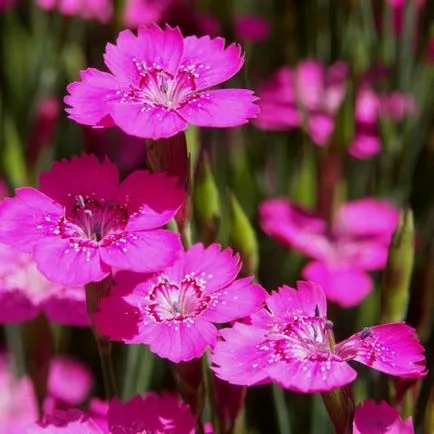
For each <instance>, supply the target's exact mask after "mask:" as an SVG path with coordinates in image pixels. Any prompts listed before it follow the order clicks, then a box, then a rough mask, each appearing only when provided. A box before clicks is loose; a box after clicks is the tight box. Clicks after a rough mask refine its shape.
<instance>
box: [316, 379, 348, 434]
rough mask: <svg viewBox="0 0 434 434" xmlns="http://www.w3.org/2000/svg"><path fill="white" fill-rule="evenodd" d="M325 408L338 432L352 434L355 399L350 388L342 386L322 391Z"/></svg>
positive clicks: (339, 433) (338, 433)
mask: <svg viewBox="0 0 434 434" xmlns="http://www.w3.org/2000/svg"><path fill="white" fill-rule="evenodd" d="M321 397H322V400H323V402H324V405H325V408H326V409H327V412H328V414H329V416H330V419H331V421H332V422H333V426H334V428H335V432H336V433H337V434H351V432H352V429H351V421H352V420H353V415H354V410H355V406H354V401H353V398H352V396H351V392H350V389H348V388H347V387H341V388H339V389H335V390H331V391H330V392H324V393H321Z"/></svg>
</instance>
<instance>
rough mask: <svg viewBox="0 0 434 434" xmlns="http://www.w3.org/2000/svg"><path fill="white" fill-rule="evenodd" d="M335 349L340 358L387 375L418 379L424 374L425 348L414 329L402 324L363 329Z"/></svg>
mask: <svg viewBox="0 0 434 434" xmlns="http://www.w3.org/2000/svg"><path fill="white" fill-rule="evenodd" d="M335 348H336V353H337V354H339V355H340V356H341V357H342V358H344V359H346V360H356V361H358V362H360V363H363V364H364V365H367V366H370V367H371V368H374V369H377V370H378V371H381V372H384V373H386V374H389V375H396V376H399V377H405V378H420V377H423V376H424V375H425V373H426V368H425V356H424V355H423V352H424V348H423V347H422V345H421V344H420V343H419V340H418V338H417V336H416V332H415V330H414V329H413V328H412V327H410V326H408V325H406V324H403V323H396V324H382V325H378V326H374V327H369V328H366V329H364V330H362V331H361V332H359V333H356V334H355V335H353V336H351V337H350V338H348V339H346V340H345V341H343V342H340V343H339V344H337V345H336V347H335Z"/></svg>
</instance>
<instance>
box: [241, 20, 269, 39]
mask: <svg viewBox="0 0 434 434" xmlns="http://www.w3.org/2000/svg"><path fill="white" fill-rule="evenodd" d="M234 33H235V38H236V39H238V40H240V41H245V42H261V41H264V40H265V39H267V38H268V36H270V33H271V26H270V23H269V22H268V20H267V19H265V18H263V17H261V16H257V15H238V16H236V17H235V19H234Z"/></svg>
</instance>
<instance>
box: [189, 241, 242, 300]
mask: <svg viewBox="0 0 434 434" xmlns="http://www.w3.org/2000/svg"><path fill="white" fill-rule="evenodd" d="M240 268H241V265H240V258H239V256H238V255H236V254H234V253H233V251H232V250H231V249H229V248H227V249H224V250H221V246H220V245H219V244H211V245H210V246H208V247H204V245H203V244H201V243H198V244H195V245H194V246H193V247H191V248H190V249H189V250H187V251H186V252H185V255H184V273H185V274H193V275H195V276H197V277H200V278H203V279H204V280H205V281H206V289H205V291H206V293H207V294H211V293H212V292H213V291H215V290H218V289H221V288H223V287H225V286H227V285H229V283H231V282H233V281H234V279H235V278H236V277H237V275H238V273H239V271H240Z"/></svg>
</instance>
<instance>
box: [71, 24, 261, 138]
mask: <svg viewBox="0 0 434 434" xmlns="http://www.w3.org/2000/svg"><path fill="white" fill-rule="evenodd" d="M104 61H105V64H106V65H107V67H108V68H109V70H110V73H108V72H102V71H99V70H97V69H94V68H88V69H86V70H84V71H82V72H81V81H79V82H74V83H71V84H70V85H69V86H68V88H67V90H68V92H69V95H68V96H66V97H65V102H66V104H68V105H69V106H70V107H69V108H68V109H67V112H68V113H69V117H70V118H71V119H73V120H75V121H76V122H79V123H81V124H85V125H91V126H95V127H107V126H115V125H116V126H118V127H119V128H121V129H122V130H124V131H125V132H126V133H127V134H131V135H134V136H139V137H144V138H148V139H159V138H162V137H170V136H173V135H175V134H177V133H178V132H180V131H184V130H185V129H186V128H187V126H188V124H189V123H191V124H193V125H198V126H206V127H234V126H237V125H242V124H244V123H246V122H247V121H248V119H251V118H254V117H256V116H257V114H258V112H259V108H258V106H257V105H256V104H255V103H254V102H255V101H256V100H257V98H256V97H255V96H254V95H253V92H252V91H250V90H247V89H219V90H209V88H210V87H213V86H216V85H218V84H220V83H222V82H224V81H226V80H228V79H229V78H231V77H232V76H233V75H234V74H236V73H237V72H238V70H239V69H240V68H241V66H242V65H243V62H244V58H243V56H242V55H241V49H240V47H239V46H238V45H236V44H232V45H229V46H228V47H226V48H225V41H224V39H222V38H215V39H210V37H209V36H204V37H201V38H197V37H195V36H189V37H186V38H183V37H182V34H181V32H180V30H179V29H178V28H174V29H172V28H171V27H169V26H166V27H165V28H164V29H161V28H160V27H158V26H157V25H155V24H153V25H150V26H147V27H144V26H143V27H139V29H138V34H137V36H135V35H134V34H133V33H132V32H131V31H130V30H124V31H122V32H121V33H120V34H119V36H118V39H117V41H116V45H112V44H108V45H107V48H106V52H105V54H104Z"/></svg>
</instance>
